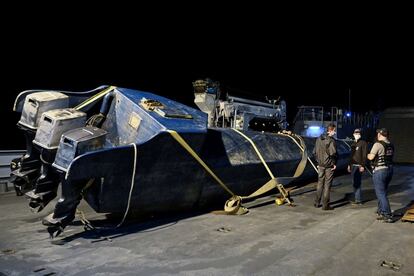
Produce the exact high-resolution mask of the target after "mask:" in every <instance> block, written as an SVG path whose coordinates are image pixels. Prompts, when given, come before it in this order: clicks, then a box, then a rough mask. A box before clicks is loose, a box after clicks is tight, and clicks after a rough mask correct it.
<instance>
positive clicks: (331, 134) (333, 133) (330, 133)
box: [328, 130, 336, 137]
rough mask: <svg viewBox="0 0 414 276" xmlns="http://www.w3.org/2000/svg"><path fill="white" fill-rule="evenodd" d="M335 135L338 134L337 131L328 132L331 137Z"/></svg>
mask: <svg viewBox="0 0 414 276" xmlns="http://www.w3.org/2000/svg"><path fill="white" fill-rule="evenodd" d="M335 134H336V131H335V130H333V131H329V132H328V135H329V136H330V137H332V136H335Z"/></svg>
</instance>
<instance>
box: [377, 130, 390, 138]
mask: <svg viewBox="0 0 414 276" xmlns="http://www.w3.org/2000/svg"><path fill="white" fill-rule="evenodd" d="M377 133H380V134H381V135H382V136H384V137H388V135H389V132H388V129H386V128H379V129H377Z"/></svg>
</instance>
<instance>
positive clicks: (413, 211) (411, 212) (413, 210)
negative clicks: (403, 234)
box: [401, 204, 414, 222]
mask: <svg viewBox="0 0 414 276" xmlns="http://www.w3.org/2000/svg"><path fill="white" fill-rule="evenodd" d="M401 221H410V222H414V204H413V205H411V207H410V208H408V210H407V212H405V214H404V216H403V217H402V218H401Z"/></svg>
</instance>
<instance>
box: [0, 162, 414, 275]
mask: <svg viewBox="0 0 414 276" xmlns="http://www.w3.org/2000/svg"><path fill="white" fill-rule="evenodd" d="M362 185H363V197H364V200H365V202H364V204H363V205H362V206H353V205H351V204H350V203H349V200H350V199H352V189H353V188H352V185H351V179H350V176H349V175H342V176H338V177H336V178H335V180H334V187H333V188H332V192H331V202H332V205H333V207H335V209H334V210H332V211H323V210H321V209H320V208H315V207H313V199H314V196H315V190H314V186H315V183H310V184H308V185H306V186H303V187H301V188H300V189H298V190H296V191H294V192H293V193H292V198H293V200H294V201H295V203H296V204H297V206H296V207H289V206H287V205H283V206H277V205H275V203H274V200H275V196H267V197H263V198H260V199H257V200H255V201H253V202H249V203H247V204H246V206H248V207H250V208H249V210H250V212H249V213H248V214H247V215H243V216H225V215H215V214H212V213H205V212H204V213H203V212H193V213H185V214H178V215H177V214H171V215H170V216H163V217H154V218H150V219H146V220H144V221H142V220H140V221H137V220H134V219H132V220H128V223H127V224H126V225H125V226H123V227H121V228H118V229H109V228H110V227H113V226H115V225H116V224H117V222H119V221H120V219H121V218H119V217H118V218H116V217H115V218H114V217H111V218H106V216H104V215H102V214H96V213H95V212H94V211H93V210H92V209H90V207H88V206H87V204H86V203H84V202H83V203H82V204H81V207H80V209H81V210H83V212H84V213H85V216H86V217H87V218H88V219H89V220H91V221H92V223H93V224H94V225H96V226H100V227H103V226H106V227H108V229H101V230H100V231H91V230H87V231H85V230H84V227H83V225H82V224H81V223H80V222H79V219H78V218H76V219H75V221H74V223H73V224H72V225H70V226H68V227H67V228H66V229H65V232H64V233H63V234H62V236H60V237H58V238H56V239H54V240H50V239H49V234H48V233H47V231H46V228H45V227H44V226H43V225H42V224H41V220H42V218H43V217H44V216H46V215H47V214H49V213H50V212H52V211H53V207H54V202H52V203H51V204H49V206H47V208H46V209H45V210H43V211H42V212H41V213H39V214H33V213H31V212H30V210H29V208H28V205H27V203H28V201H27V200H26V199H25V198H24V197H16V196H15V194H14V192H8V193H3V194H0V276H3V275H48V276H49V275H414V225H413V223H410V222H401V221H400V220H398V219H399V218H400V216H398V214H400V215H401V214H402V213H404V212H405V210H406V209H407V207H408V206H409V205H411V204H412V203H413V201H414V166H396V168H395V173H394V177H393V180H392V182H391V186H390V189H389V200H390V204H391V208H392V210H393V211H394V212H395V213H396V214H397V216H396V219H397V221H396V222H395V223H384V222H381V221H378V220H376V214H375V212H376V209H377V200H376V197H375V193H374V189H373V185H372V180H371V177H370V176H369V175H368V174H367V173H365V176H364V177H363V184H362Z"/></svg>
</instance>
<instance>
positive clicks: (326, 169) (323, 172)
mask: <svg viewBox="0 0 414 276" xmlns="http://www.w3.org/2000/svg"><path fill="white" fill-rule="evenodd" d="M335 130H336V126H335V125H334V124H329V125H328V128H327V132H326V134H322V135H321V136H320V137H319V138H318V139H316V142H315V148H314V150H313V154H314V156H315V158H316V162H317V163H318V185H317V187H316V196H315V202H314V206H315V207H316V208H318V207H320V202H321V200H322V210H333V209H334V208H333V207H331V206H330V205H329V197H330V193H331V186H332V181H333V175H334V171H335V169H336V160H337V151H336V141H335V139H334V138H333V136H334V135H335V133H336V132H335Z"/></svg>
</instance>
